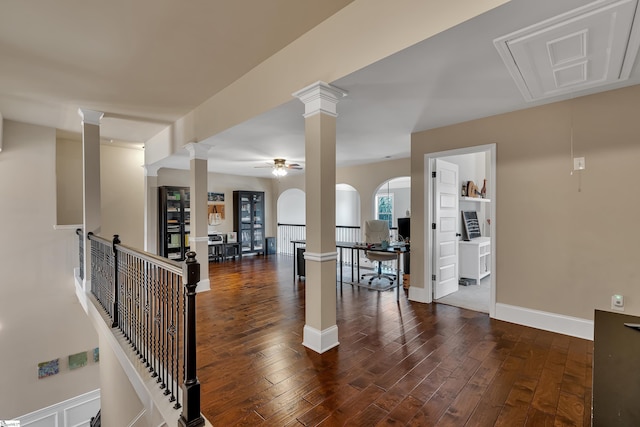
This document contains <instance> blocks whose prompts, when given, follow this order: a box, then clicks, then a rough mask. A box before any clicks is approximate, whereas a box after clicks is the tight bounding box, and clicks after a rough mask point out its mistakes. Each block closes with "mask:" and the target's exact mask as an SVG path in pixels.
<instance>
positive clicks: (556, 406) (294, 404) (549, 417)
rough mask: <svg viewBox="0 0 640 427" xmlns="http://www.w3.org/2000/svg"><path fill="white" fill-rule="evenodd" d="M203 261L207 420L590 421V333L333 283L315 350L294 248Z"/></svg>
mask: <svg viewBox="0 0 640 427" xmlns="http://www.w3.org/2000/svg"><path fill="white" fill-rule="evenodd" d="M210 266H211V269H210V279H211V289H212V290H211V291H210V292H206V293H201V294H198V298H197V300H198V303H197V304H198V314H197V316H198V332H197V333H198V354H197V357H198V365H199V369H198V377H199V380H200V382H201V384H202V412H203V414H204V415H205V416H206V417H207V418H208V419H209V421H211V423H212V424H213V425H224V426H231V425H252V426H255V425H264V426H301V425H305V426H318V425H323V426H329V425H357V426H373V425H391V424H393V425H429V426H438V425H456V426H463V425H480V426H493V425H501V426H509V427H512V426H520V425H523V426H524V425H553V424H554V422H555V423H560V424H568V425H577V426H588V425H590V413H591V410H590V402H591V361H592V351H593V350H592V343H591V342H589V341H585V340H581V339H578V338H572V337H568V336H564V335H559V334H554V333H551V332H545V331H541V330H537V329H532V328H528V327H524V326H518V325H514V324H510V323H506V322H501V321H496V320H491V319H489V317H488V315H486V314H483V313H478V312H474V311H469V310H464V309H460V308H456V307H451V306H448V305H444V304H419V303H412V302H409V301H408V299H407V297H406V292H407V291H406V290H403V291H402V293H401V296H400V302H399V303H396V298H395V292H391V291H388V292H380V293H378V292H376V291H370V290H367V289H363V288H358V287H352V286H350V285H343V288H342V290H340V287H338V288H337V292H338V294H337V297H338V298H337V322H338V328H339V334H340V345H339V346H338V347H337V348H335V349H332V350H330V351H327V352H326V353H324V354H322V355H319V354H316V353H314V352H313V351H310V350H308V349H306V348H305V347H303V346H302V345H301V342H302V337H301V333H302V329H303V326H304V286H305V282H304V280H298V281H296V283H293V281H292V273H293V272H292V269H291V268H292V259H291V257H289V256H268V257H263V256H256V257H245V258H243V259H242V261H228V262H223V263H211V264H210Z"/></svg>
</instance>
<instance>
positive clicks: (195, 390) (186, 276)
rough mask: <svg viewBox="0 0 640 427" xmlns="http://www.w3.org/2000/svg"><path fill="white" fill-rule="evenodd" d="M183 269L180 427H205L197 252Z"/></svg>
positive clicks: (186, 262)
mask: <svg viewBox="0 0 640 427" xmlns="http://www.w3.org/2000/svg"><path fill="white" fill-rule="evenodd" d="M186 256H187V259H186V260H185V263H184V267H183V273H182V275H183V281H184V282H185V287H186V288H187V292H186V298H185V323H184V325H185V328H186V331H185V334H184V353H185V354H184V360H185V368H184V371H185V374H184V384H183V385H182V414H180V419H179V420H178V425H179V426H185V427H196V426H202V425H204V418H202V415H200V382H199V381H198V377H197V376H196V286H197V285H198V282H199V281H200V264H199V263H198V261H196V253H195V252H192V251H190V252H187V254H186Z"/></svg>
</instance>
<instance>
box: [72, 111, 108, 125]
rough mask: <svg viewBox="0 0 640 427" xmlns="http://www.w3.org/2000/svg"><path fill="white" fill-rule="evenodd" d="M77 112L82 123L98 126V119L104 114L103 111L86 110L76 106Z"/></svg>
mask: <svg viewBox="0 0 640 427" xmlns="http://www.w3.org/2000/svg"><path fill="white" fill-rule="evenodd" d="M78 114H79V115H80V117H82V123H86V124H88V125H96V126H100V119H102V116H104V113H101V112H100V111H94V110H88V109H86V108H78Z"/></svg>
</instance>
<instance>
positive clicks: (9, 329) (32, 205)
mask: <svg viewBox="0 0 640 427" xmlns="http://www.w3.org/2000/svg"><path fill="white" fill-rule="evenodd" d="M55 153H56V135H55V130H54V129H51V128H45V127H39V126H33V125H28V124H24V123H17V122H13V121H10V120H5V123H4V148H3V150H2V153H0V194H2V203H3V204H2V207H3V209H1V210H0V234H1V235H2V242H3V243H4V244H3V245H0V271H2V279H1V280H0V348H1V351H0V378H2V384H3V386H2V387H1V388H0V418H2V419H12V418H14V417H17V416H20V415H24V414H26V413H29V412H32V411H34V410H37V409H40V408H43V407H46V406H50V405H52V404H54V403H58V402H60V401H62V400H65V399H69V398H71V397H75V396H77V395H79V394H82V393H86V392H88V391H91V390H95V389H97V388H99V387H100V385H99V380H98V376H99V373H98V370H99V369H98V366H99V365H88V366H86V367H83V368H80V369H77V370H74V371H69V370H68V369H66V363H67V362H66V360H67V357H68V356H69V355H70V354H75V353H79V352H82V351H87V350H91V349H93V348H95V347H97V346H98V338H97V335H96V333H95V330H94V329H93V327H92V326H91V323H90V322H89V319H88V318H87V316H86V315H85V313H84V311H83V310H82V308H81V307H80V305H79V303H78V300H77V298H76V296H75V289H74V286H73V268H74V267H77V266H78V252H77V245H78V243H77V242H78V240H77V236H76V235H75V232H74V230H72V229H71V230H54V225H55V224H56V160H55V159H56V157H55ZM55 358H61V363H62V365H63V370H62V372H61V373H60V374H58V375H55V376H52V377H49V378H44V379H40V380H39V379H38V375H37V373H38V363H40V362H45V361H48V360H52V359H55Z"/></svg>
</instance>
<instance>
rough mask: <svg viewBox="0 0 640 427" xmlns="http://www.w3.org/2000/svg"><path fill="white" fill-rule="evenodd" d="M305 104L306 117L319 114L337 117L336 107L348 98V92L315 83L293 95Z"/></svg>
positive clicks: (322, 83)
mask: <svg viewBox="0 0 640 427" xmlns="http://www.w3.org/2000/svg"><path fill="white" fill-rule="evenodd" d="M292 95H293V96H295V97H296V98H298V99H299V100H300V101H302V102H303V103H304V107H305V108H304V117H305V118H307V117H309V116H313V115H315V114H318V113H324V114H328V115H330V116H333V117H337V116H338V114H337V112H336V105H337V104H338V101H340V100H341V99H342V98H344V97H345V96H347V91H345V90H342V89H340V88H337V87H335V86H331V85H330V84H328V83H325V82H320V81H318V82H315V83H313V84H311V85H309V86H307V87H305V88H303V89H300V90H299V91H297V92H294V93H293V94H292Z"/></svg>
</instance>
